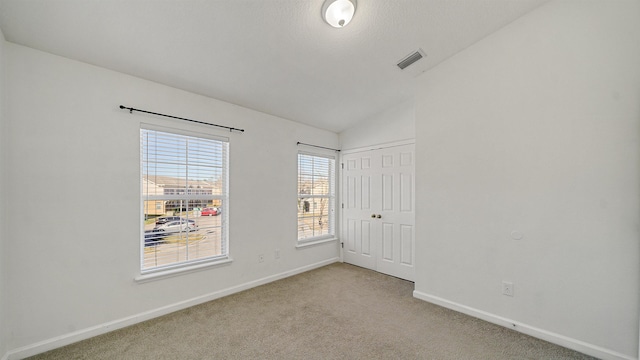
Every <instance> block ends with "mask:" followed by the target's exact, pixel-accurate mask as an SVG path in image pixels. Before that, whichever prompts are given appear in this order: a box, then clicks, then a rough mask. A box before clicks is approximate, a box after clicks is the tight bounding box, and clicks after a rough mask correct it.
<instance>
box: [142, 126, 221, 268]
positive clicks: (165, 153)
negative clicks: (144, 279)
mask: <svg viewBox="0 0 640 360" xmlns="http://www.w3.org/2000/svg"><path fill="white" fill-rule="evenodd" d="M228 148H229V143H228V140H227V139H226V138H217V137H203V136H202V135H200V134H198V135H197V136H195V135H189V134H187V133H184V134H181V133H174V132H169V131H159V130H154V129H150V128H143V129H141V130H140V149H141V155H140V159H141V175H142V176H141V188H142V190H141V192H142V194H141V195H142V196H141V198H142V216H141V220H142V224H141V225H142V229H143V230H142V231H141V233H142V236H141V248H142V255H141V270H142V272H143V273H145V272H149V271H155V270H159V269H167V268H173V267H178V266H183V265H187V264H192V263H200V262H205V261H215V260H218V259H226V258H227V257H228V248H229V246H228V236H227V234H228V231H227V229H228V224H227V215H226V210H225V209H226V207H227V206H228V203H227V199H228V191H227V189H228V185H227V177H228ZM203 214H204V216H203Z"/></svg>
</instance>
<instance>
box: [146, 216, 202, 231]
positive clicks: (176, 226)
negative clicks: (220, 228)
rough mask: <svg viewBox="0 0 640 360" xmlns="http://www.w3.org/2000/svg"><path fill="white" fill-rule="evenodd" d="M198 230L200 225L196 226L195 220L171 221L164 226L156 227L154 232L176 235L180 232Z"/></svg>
mask: <svg viewBox="0 0 640 360" xmlns="http://www.w3.org/2000/svg"><path fill="white" fill-rule="evenodd" d="M197 229H198V225H196V222H195V221H194V220H191V219H189V220H187V219H179V220H176V221H169V222H166V223H164V224H160V225H156V227H154V228H153V231H156V232H164V233H174V232H180V231H195V230H197Z"/></svg>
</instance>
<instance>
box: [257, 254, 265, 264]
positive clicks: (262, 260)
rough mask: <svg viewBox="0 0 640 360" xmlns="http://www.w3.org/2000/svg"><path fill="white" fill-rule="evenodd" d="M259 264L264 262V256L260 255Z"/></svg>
mask: <svg viewBox="0 0 640 360" xmlns="http://www.w3.org/2000/svg"><path fill="white" fill-rule="evenodd" d="M258 262H264V254H260V255H258Z"/></svg>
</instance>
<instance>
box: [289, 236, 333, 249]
mask: <svg viewBox="0 0 640 360" xmlns="http://www.w3.org/2000/svg"><path fill="white" fill-rule="evenodd" d="M333 241H338V238H336V237H332V238H328V239H320V240H311V241H307V242H299V243H298V245H296V249H304V248H307V247H310V246H315V245H320V244H324V243H329V242H333Z"/></svg>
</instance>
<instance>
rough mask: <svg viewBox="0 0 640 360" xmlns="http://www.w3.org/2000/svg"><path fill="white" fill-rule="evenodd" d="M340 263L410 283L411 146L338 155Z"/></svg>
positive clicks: (412, 220)
mask: <svg viewBox="0 0 640 360" xmlns="http://www.w3.org/2000/svg"><path fill="white" fill-rule="evenodd" d="M342 163H343V171H342V186H343V187H342V189H343V198H342V203H343V206H344V207H343V209H342V218H343V226H342V231H343V236H342V239H343V243H344V247H343V259H344V261H345V262H347V263H350V264H354V265H358V266H362V267H365V268H368V269H372V270H375V271H379V272H382V273H385V274H389V275H393V276H396V277H399V278H402V279H407V280H411V281H413V279H414V274H415V267H414V259H415V255H414V253H415V235H414V233H415V231H414V227H415V226H414V225H415V211H414V208H415V204H414V195H415V181H414V145H413V144H409V145H402V146H393V147H388V148H383V149H376V150H369V151H363V152H357V153H351V154H346V155H343V157H342Z"/></svg>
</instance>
